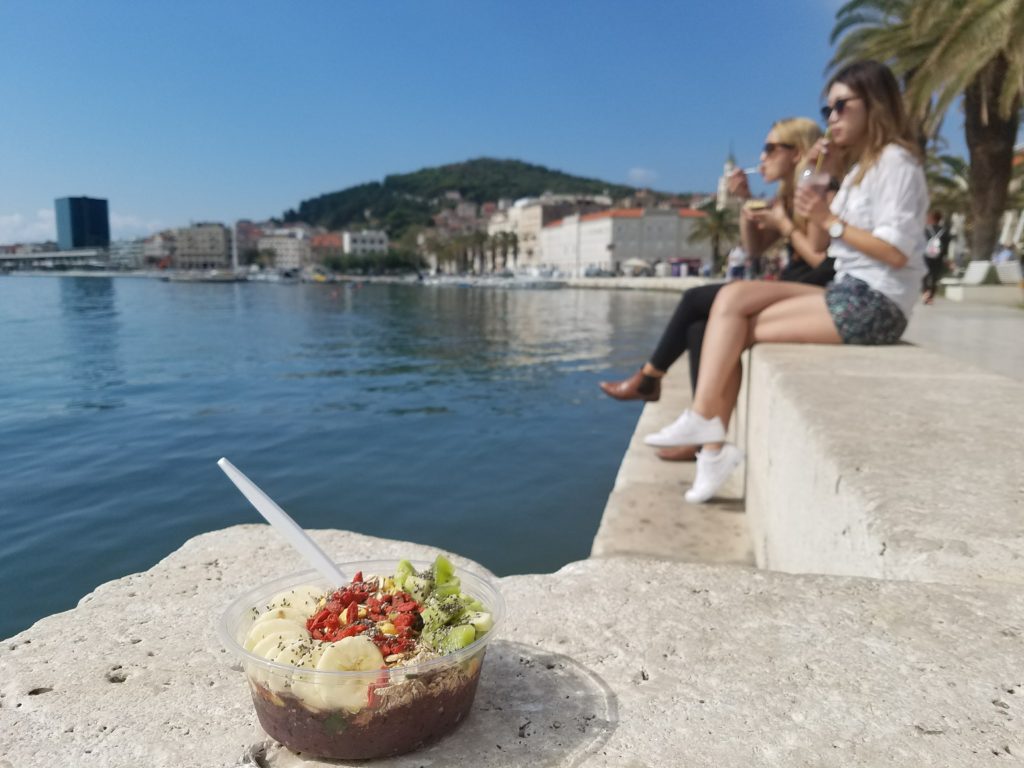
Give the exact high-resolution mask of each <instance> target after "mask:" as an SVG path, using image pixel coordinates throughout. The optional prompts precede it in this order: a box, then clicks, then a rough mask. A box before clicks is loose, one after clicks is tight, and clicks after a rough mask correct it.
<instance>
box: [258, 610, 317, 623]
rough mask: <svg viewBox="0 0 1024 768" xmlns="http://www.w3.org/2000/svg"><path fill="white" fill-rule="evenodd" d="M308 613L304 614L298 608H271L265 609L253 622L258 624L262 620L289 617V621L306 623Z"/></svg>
mask: <svg viewBox="0 0 1024 768" xmlns="http://www.w3.org/2000/svg"><path fill="white" fill-rule="evenodd" d="M307 618H308V614H304V613H302V612H301V611H299V610H298V609H297V608H271V609H270V610H269V611H264V612H263V613H261V614H260V615H259V616H257V617H256V621H254V622H253V623H252V625H253V626H256V625H257V624H259V623H260V622H262V621H273V620H274V619H287V620H288V621H294V622H295V623H296V624H301V625H305V623H306V619H307Z"/></svg>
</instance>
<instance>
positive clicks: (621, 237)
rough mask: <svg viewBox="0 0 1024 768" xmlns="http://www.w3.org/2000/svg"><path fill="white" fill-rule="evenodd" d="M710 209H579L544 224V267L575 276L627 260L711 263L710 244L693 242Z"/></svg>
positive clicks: (621, 266) (617, 267)
mask: <svg viewBox="0 0 1024 768" xmlns="http://www.w3.org/2000/svg"><path fill="white" fill-rule="evenodd" d="M705 215H706V214H705V213H704V212H703V211H695V210H691V209H686V208H684V209H681V210H678V211H676V210H655V209H643V208H616V209H613V210H609V211H599V212H596V213H585V214H582V215H581V214H573V215H571V216H567V217H565V218H564V219H561V220H559V221H555V222H552V223H551V224H548V225H547V226H546V227H544V230H543V232H542V233H541V256H540V258H541V266H545V267H551V268H553V269H557V270H559V271H560V272H564V273H566V274H570V275H576V276H579V275H582V274H584V273H585V272H586V271H587V270H588V269H600V270H605V271H608V272H620V271H622V270H623V269H624V268H625V266H624V265H625V264H626V262H627V261H631V260H635V259H640V260H642V261H645V262H647V263H648V264H649V265H652V266H653V265H654V264H655V263H656V262H662V263H669V262H671V261H673V260H676V259H686V260H693V261H697V260H699V261H701V262H702V263H707V262H709V261H710V260H711V245H710V244H709V243H706V242H705V243H690V242H689V238H690V233H691V232H692V231H693V225H694V223H695V222H696V221H698V220H699V219H701V218H703V217H704V216H705Z"/></svg>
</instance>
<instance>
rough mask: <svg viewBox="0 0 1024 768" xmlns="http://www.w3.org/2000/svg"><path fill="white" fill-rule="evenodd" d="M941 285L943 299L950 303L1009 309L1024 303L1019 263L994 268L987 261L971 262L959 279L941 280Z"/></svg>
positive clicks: (994, 266)
mask: <svg viewBox="0 0 1024 768" xmlns="http://www.w3.org/2000/svg"><path fill="white" fill-rule="evenodd" d="M941 282H942V286H943V287H944V288H945V295H946V298H947V299H949V300H951V301H963V302H971V303H979V304H1003V305H1006V306H1010V307H1015V306H1017V305H1019V304H1020V303H1021V302H1022V301H1024V293H1022V291H1021V272H1020V263H1019V262H1009V263H1006V264H1000V265H998V266H996V265H994V264H993V263H992V262H991V261H972V262H971V263H970V264H968V265H967V271H966V272H965V273H964V276H963V277H962V278H960V279H959V280H958V279H956V278H945V279H943V280H942V281H941Z"/></svg>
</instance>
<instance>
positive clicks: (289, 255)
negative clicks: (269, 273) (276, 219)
mask: <svg viewBox="0 0 1024 768" xmlns="http://www.w3.org/2000/svg"><path fill="white" fill-rule="evenodd" d="M258 247H259V250H260V253H273V254H274V268H275V269H279V270H282V271H294V270H299V269H302V268H303V267H304V266H306V265H307V264H309V262H310V257H311V250H310V242H309V240H307V239H306V238H305V237H297V236H296V233H294V232H280V233H275V234H270V235H264V236H263V237H261V238H260V239H259V246H258Z"/></svg>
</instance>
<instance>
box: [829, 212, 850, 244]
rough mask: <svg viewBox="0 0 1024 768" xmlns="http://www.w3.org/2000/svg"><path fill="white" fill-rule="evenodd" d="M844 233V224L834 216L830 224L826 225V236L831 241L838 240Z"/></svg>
mask: <svg viewBox="0 0 1024 768" xmlns="http://www.w3.org/2000/svg"><path fill="white" fill-rule="evenodd" d="M845 231H846V222H844V221H843V220H842V219H840V218H839V217H838V216H836V217H835V218H834V219H832V222H831V223H830V224H829V225H828V236H829V237H831V238H832V239H833V240H838V239H839V238H841V237H842V236H843V232H845Z"/></svg>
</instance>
